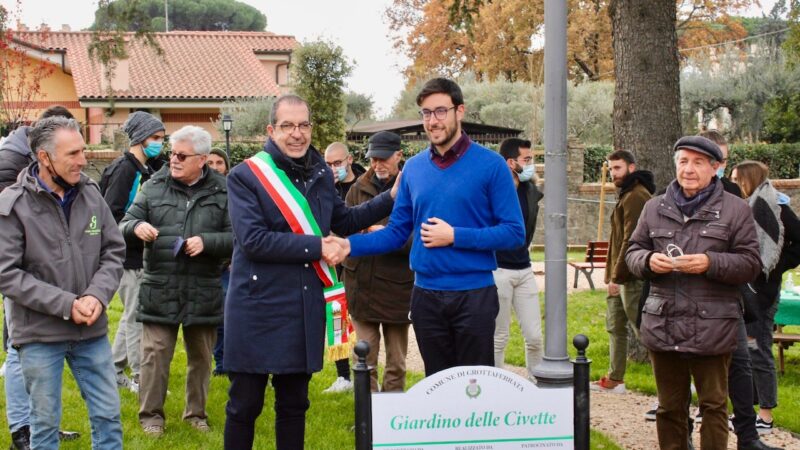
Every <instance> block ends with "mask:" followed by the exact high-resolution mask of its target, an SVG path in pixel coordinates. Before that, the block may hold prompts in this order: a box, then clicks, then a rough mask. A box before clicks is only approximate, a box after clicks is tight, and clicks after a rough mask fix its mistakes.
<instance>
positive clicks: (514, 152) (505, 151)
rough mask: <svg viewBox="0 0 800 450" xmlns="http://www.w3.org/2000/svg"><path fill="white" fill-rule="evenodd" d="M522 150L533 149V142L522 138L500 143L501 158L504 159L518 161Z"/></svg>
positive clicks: (509, 139)
mask: <svg viewBox="0 0 800 450" xmlns="http://www.w3.org/2000/svg"><path fill="white" fill-rule="evenodd" d="M520 148H531V141H528V140H525V139H520V138H508V139H504V140H503V142H501V143H500V156H502V157H503V159H517V158H519V149H520Z"/></svg>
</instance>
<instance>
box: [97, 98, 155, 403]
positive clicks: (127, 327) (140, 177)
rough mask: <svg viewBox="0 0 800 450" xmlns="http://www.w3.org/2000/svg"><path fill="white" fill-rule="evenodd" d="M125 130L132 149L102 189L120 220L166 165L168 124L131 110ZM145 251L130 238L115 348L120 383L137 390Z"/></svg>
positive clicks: (109, 170)
mask: <svg viewBox="0 0 800 450" xmlns="http://www.w3.org/2000/svg"><path fill="white" fill-rule="evenodd" d="M122 130H123V131H124V132H125V133H126V134H127V135H128V139H130V142H131V146H130V150H128V151H127V152H125V153H124V154H123V155H122V156H120V157H118V158H117V159H115V160H114V161H113V162H112V163H111V164H110V165H109V166H108V167H106V169H105V170H104V171H103V175H102V177H101V179H100V191H101V193H102V194H103V198H104V199H105V201H106V203H107V204H108V206H109V208H111V213H112V214H113V215H114V219H115V220H116V221H117V223H119V222H120V221H121V220H122V218H123V217H125V212H126V211H128V208H129V207H130V206H131V205H132V204H133V199H134V198H135V197H136V194H137V193H138V192H139V190H140V189H141V187H142V185H143V184H144V182H145V181H147V180H148V179H150V176H151V175H152V174H154V173H155V172H157V171H158V169H160V168H161V166H162V165H163V160H162V159H161V158H159V155H161V148H162V145H163V144H164V132H165V128H164V124H163V123H162V122H161V121H160V120H158V119H157V118H156V117H155V116H153V115H152V114H149V113H146V112H144V111H136V112H134V113H133V114H131V115H130V116H129V117H128V120H127V121H125V123H124V124H123V125H122ZM143 252H144V244H143V243H142V241H141V240H139V239H133V240H128V241H126V254H125V263H124V264H123V267H124V269H125V270H124V272H123V275H122V280H121V281H120V284H119V291H118V293H119V298H120V300H122V305H123V308H124V310H123V313H122V319H120V323H119V328H117V334H116V336H115V337H114V346H113V348H112V356H113V358H114V366H115V368H116V370H117V386H118V387H119V388H123V389H129V390H131V391H133V392H138V390H139V365H140V351H139V345H140V342H141V336H142V324H141V323H139V322H137V321H136V309H137V305H138V303H139V285H140V284H141V282H142V275H143V271H142V268H143V263H142V254H143ZM126 366H129V367H130V369H131V375H132V377H131V378H128V376H127V375H125V367H126Z"/></svg>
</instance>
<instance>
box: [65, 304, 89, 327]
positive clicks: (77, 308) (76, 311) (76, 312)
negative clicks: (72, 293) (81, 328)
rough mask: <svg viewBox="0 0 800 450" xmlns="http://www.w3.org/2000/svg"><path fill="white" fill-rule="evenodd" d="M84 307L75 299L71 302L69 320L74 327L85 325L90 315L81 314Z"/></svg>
mask: <svg viewBox="0 0 800 450" xmlns="http://www.w3.org/2000/svg"><path fill="white" fill-rule="evenodd" d="M84 306H85V305H83V304H82V303H81V302H80V301H79V300H78V299H77V298H76V299H75V300H73V301H72V310H71V311H70V318H72V321H73V322H75V324H76V325H80V324H83V323H86V322H87V321H88V320H89V317H90V316H91V314H88V315H87V314H84V313H83V312H81V311H82V310H83V308H84Z"/></svg>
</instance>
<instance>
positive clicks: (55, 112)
mask: <svg viewBox="0 0 800 450" xmlns="http://www.w3.org/2000/svg"><path fill="white" fill-rule="evenodd" d="M55 116H61V117H66V118H67V119H74V118H75V117H74V116H73V115H72V113H71V112H69V110H68V109H67V108H65V107H63V106H61V105H53V106H51V107H49V108H47V109H45V110H44V111H43V112H42V115H40V116H39V120H42V119H47V118H48V117H55Z"/></svg>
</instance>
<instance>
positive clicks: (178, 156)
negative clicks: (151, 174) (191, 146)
mask: <svg viewBox="0 0 800 450" xmlns="http://www.w3.org/2000/svg"><path fill="white" fill-rule="evenodd" d="M192 156H203V155H197V154H195V155H187V154H186V153H173V154H171V155H169V157H170V159H172V158H175V159H177V160H178V162H184V161H186V158H191V157H192Z"/></svg>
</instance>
